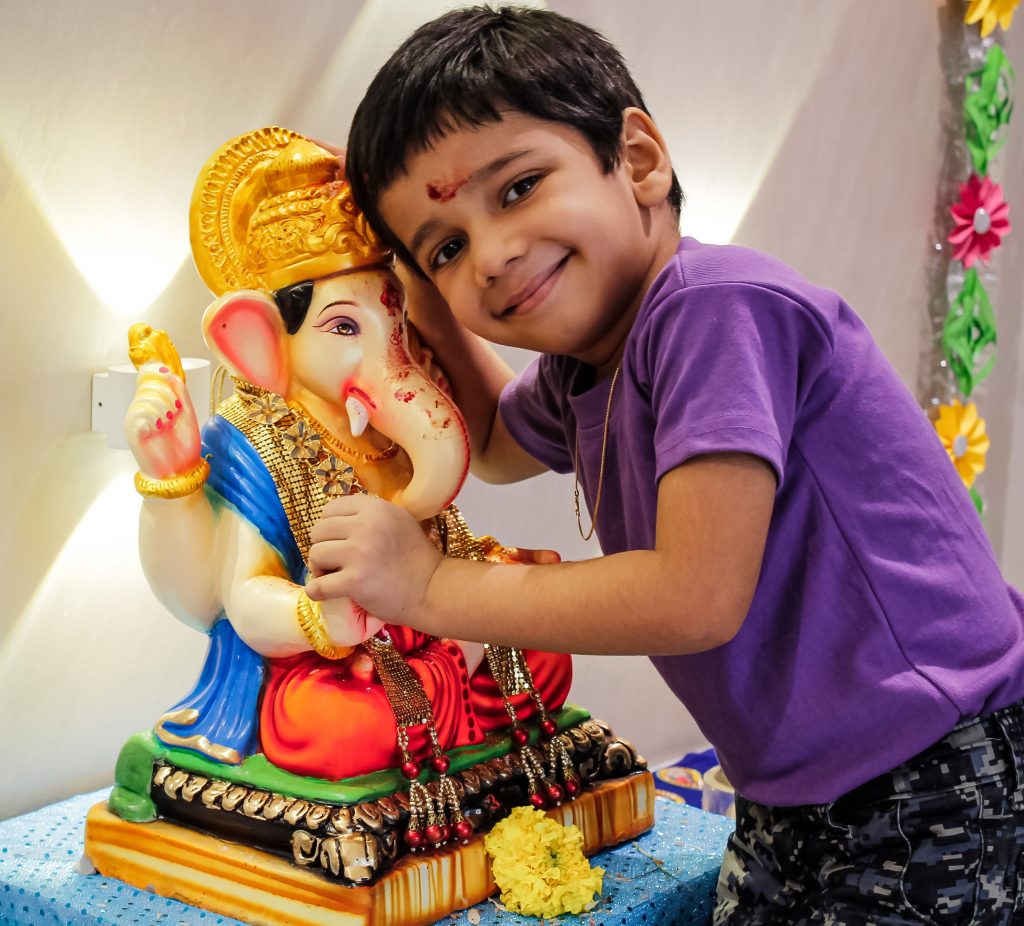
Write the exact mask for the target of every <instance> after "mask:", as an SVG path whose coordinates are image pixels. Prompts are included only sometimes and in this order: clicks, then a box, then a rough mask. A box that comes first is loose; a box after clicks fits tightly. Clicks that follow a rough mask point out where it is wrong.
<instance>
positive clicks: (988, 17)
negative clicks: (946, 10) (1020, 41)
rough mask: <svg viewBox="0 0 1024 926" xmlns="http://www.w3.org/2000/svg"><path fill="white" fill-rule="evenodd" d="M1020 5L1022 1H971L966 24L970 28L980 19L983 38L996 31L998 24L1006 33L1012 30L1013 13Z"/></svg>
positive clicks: (965, 17)
mask: <svg viewBox="0 0 1024 926" xmlns="http://www.w3.org/2000/svg"><path fill="white" fill-rule="evenodd" d="M1019 3H1020V0H971V5H970V6H969V7H968V8H967V15H966V16H964V22H965V23H967V25H968V26H969V25H971V24H972V23H976V22H978V20H979V19H980V20H981V37H982V38H984V37H985V36H986V35H988V34H989V33H990V32H991V31H992V30H993V29H995V27H996V23H997V22H998V23H999V25H1000V26H1002V27H1003V30H1004V31H1005V30H1007V29H1009V28H1010V23H1012V22H1013V11H1014V10H1016V9H1017V6H1018V4H1019Z"/></svg>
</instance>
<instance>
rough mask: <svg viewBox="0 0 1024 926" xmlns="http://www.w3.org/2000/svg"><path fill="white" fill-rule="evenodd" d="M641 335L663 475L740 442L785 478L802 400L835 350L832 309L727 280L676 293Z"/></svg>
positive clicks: (732, 449) (642, 360) (739, 449)
mask: <svg viewBox="0 0 1024 926" xmlns="http://www.w3.org/2000/svg"><path fill="white" fill-rule="evenodd" d="M640 335H641V337H640V342H639V345H638V346H639V349H640V350H639V356H638V360H639V364H638V366H639V368H640V369H639V377H640V378H641V379H644V378H646V380H647V383H646V385H647V388H648V389H649V390H650V398H651V405H652V413H653V418H654V421H655V435H654V444H655V448H654V449H655V455H656V461H657V478H658V479H660V478H661V477H662V476H663V475H664V474H665V473H667V472H669V470H672V469H674V468H675V467H677V466H679V465H680V464H681V463H684V462H685V461H686V460H688V459H690V458H692V457H695V456H700V455H702V454H708V453H722V452H738V453H749V454H753V455H754V456H758V457H761V458H762V459H764V460H766V461H767V462H768V463H769V464H770V465H771V467H772V469H774V470H775V474H776V478H777V480H778V483H779V485H780V486H781V485H782V483H783V481H784V474H785V468H786V456H787V453H788V452H789V449H790V443H791V441H792V438H793V425H794V422H795V420H796V417H797V413H798V410H799V408H800V406H801V404H802V402H803V401H804V399H805V397H806V394H807V390H808V389H809V387H810V385H811V383H812V382H813V381H814V379H815V378H816V377H817V375H818V374H819V373H820V371H821V370H823V369H824V368H825V365H826V364H827V362H828V357H829V356H830V354H831V351H832V346H833V339H832V331H831V328H830V326H829V321H828V316H827V314H826V313H825V312H822V311H818V310H816V309H815V308H814V307H812V306H809V305H807V304H805V303H803V302H801V301H798V300H797V299H796V298H793V297H791V296H790V295H788V294H786V293H783V292H780V291H777V290H774V289H770V288H767V287H762V286H757V285H752V284H732V283H729V284H721V283H719V284H713V285H705V286H697V287H691V288H688V289H685V290H682V291H680V292H677V293H674V294H672V295H671V296H669V297H667V298H666V299H665V300H664V301H663V302H662V303H661V304H659V305H657V306H655V307H653V310H652V312H651V313H650V314H649V316H648V317H647V318H646V319H645V323H644V326H643V330H642V331H641V332H640Z"/></svg>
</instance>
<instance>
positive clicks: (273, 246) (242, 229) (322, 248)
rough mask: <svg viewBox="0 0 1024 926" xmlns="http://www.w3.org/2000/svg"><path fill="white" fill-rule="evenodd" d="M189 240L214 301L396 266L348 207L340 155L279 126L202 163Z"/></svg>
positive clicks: (245, 137)
mask: <svg viewBox="0 0 1024 926" xmlns="http://www.w3.org/2000/svg"><path fill="white" fill-rule="evenodd" d="M189 237H190V238H191V241H192V258H193V260H195V263H196V269H198V271H199V275H200V276H201V277H202V278H203V280H204V282H205V283H206V285H207V286H209V287H210V289H211V290H212V291H213V292H214V294H216V295H218V296H220V295H223V294H224V293H226V292H230V291H231V290H235V289H266V290H275V289H280V288H281V287H282V286H291V285H292V284H294V283H301V282H303V281H305V280H316V279H319V278H320V277H325V276H329V275H331V274H334V273H342V272H344V271H346V270H355V269H358V268H360V267H373V266H381V265H386V264H388V263H389V262H390V259H391V255H390V252H388V251H387V250H386V249H385V248H384V247H383V246H382V245H381V243H380V240H379V239H378V238H377V236H376V235H375V234H374V232H373V230H372V229H371V228H370V226H369V225H367V224H366V219H365V218H364V217H363V214H362V212H360V211H359V209H358V208H357V207H356V204H355V203H354V202H353V201H352V194H351V192H350V191H349V187H348V184H347V183H346V182H345V180H344V179H343V177H342V176H341V169H340V167H339V165H338V161H337V158H335V157H334V155H332V154H331V153H330V152H328V151H325V150H324V149H323V148H321V147H320V146H319V145H317V144H315V143H314V142H311V141H309V139H307V138H303V137H302V136H301V135H299V134H298V133H296V132H292V131H289V130H288V129H282V128H278V127H276V126H271V127H269V128H263V129H257V130H256V131H255V132H249V133H247V134H246V135H240V136H239V137H238V138H233V139H232V140H231V141H229V142H227V143H226V144H224V145H222V146H221V147H220V148H219V149H218V150H217V151H216V152H215V153H214V154H213V156H212V157H211V158H210V160H209V161H207V162H206V164H205V165H204V167H203V169H202V171H200V173H199V178H198V180H196V186H195V190H194V191H193V192H192V205H191V208H190V209H189Z"/></svg>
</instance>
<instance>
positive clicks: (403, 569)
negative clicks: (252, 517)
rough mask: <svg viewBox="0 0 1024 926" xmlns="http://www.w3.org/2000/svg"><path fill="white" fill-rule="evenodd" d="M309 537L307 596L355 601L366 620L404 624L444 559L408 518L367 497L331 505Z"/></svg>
mask: <svg viewBox="0 0 1024 926" xmlns="http://www.w3.org/2000/svg"><path fill="white" fill-rule="evenodd" d="M310 539H311V540H312V546H311V547H310V550H309V565H310V570H311V573H312V576H313V577H312V578H311V579H310V580H309V582H308V583H307V584H306V593H307V594H308V595H309V597H310V598H312V599H313V600H314V601H323V602H326V601H329V600H331V599H335V598H349V599H351V600H352V601H357V602H359V604H360V605H361V606H362V607H363V608H365V609H366V610H367V611H368V612H369V613H370V614H372V615H374V617H372V618H370V620H377V619H380V620H383V621H386V622H394V623H398V624H403V623H407V622H408V621H409V619H410V618H412V617H413V616H414V615H415V614H416V612H417V610H418V609H419V607H420V604H421V602H422V601H423V596H424V594H425V592H426V590H427V585H428V584H429V583H430V579H431V577H432V576H433V575H434V571H435V570H436V569H437V567H438V565H439V564H440V563H441V559H442V557H441V554H440V553H439V552H438V550H437V548H436V547H435V546H434V545H433V543H431V542H430V540H429V539H428V538H427V536H426V535H425V534H424V533H423V529H422V528H421V527H420V525H419V523H418V522H417V521H416V520H415V519H414V518H413V517H412V515H410V514H409V513H408V512H407V511H405V510H404V509H402V508H399V507H398V506H397V505H394V504H392V503H391V502H386V501H384V500H383V499H379V498H373V497H371V496H368V495H348V496H345V497H344V498H336V499H334V500H333V501H331V502H329V503H328V504H327V506H326V507H325V508H324V513H323V517H322V518H321V519H320V520H319V521H318V522H317V523H316V524H314V525H313V529H312V531H311V532H310ZM339 642H340V641H339Z"/></svg>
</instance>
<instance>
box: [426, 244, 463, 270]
mask: <svg viewBox="0 0 1024 926" xmlns="http://www.w3.org/2000/svg"><path fill="white" fill-rule="evenodd" d="M462 248H463V241H462V239H461V238H450V239H449V240H448V241H446V242H445V243H444V244H442V245H441V247H439V248H438V249H437V250H436V251H435V252H434V256H433V257H432V258H431V259H430V269H431V270H439V269H440V268H441V267H443V266H444V265H445V264H447V263H448V261H450V260H454V259H455V258H456V257H458V255H459V252H460V251H461V250H462Z"/></svg>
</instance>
